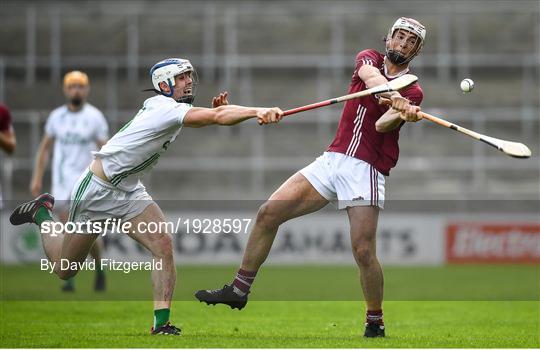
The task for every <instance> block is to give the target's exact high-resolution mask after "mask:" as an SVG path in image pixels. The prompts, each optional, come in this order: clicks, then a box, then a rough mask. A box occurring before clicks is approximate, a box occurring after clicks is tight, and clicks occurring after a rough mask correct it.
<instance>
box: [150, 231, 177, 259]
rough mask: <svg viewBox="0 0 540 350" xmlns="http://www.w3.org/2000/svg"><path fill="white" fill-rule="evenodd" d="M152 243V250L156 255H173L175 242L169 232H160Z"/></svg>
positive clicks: (165, 256)
mask: <svg viewBox="0 0 540 350" xmlns="http://www.w3.org/2000/svg"><path fill="white" fill-rule="evenodd" d="M156 236H157V237H156V238H155V239H154V240H152V243H151V244H150V251H151V252H152V254H153V255H154V256H155V257H159V258H161V257H164V258H169V257H171V256H172V255H173V243H172V238H171V235H170V234H168V233H164V234H158V235H156Z"/></svg>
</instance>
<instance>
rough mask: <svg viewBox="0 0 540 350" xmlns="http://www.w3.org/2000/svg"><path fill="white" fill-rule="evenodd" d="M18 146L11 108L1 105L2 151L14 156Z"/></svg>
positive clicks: (0, 134)
mask: <svg viewBox="0 0 540 350" xmlns="http://www.w3.org/2000/svg"><path fill="white" fill-rule="evenodd" d="M16 145H17V139H16V137H15V130H14V129H13V125H12V121H11V113H10V112H9V108H8V107H7V106H6V105H4V104H1V103H0V149H2V150H4V151H5V152H6V153H7V154H13V152H14V151H15V147H16ZM2 207H3V203H2V189H1V188H0V209H2Z"/></svg>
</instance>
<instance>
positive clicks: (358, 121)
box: [328, 49, 424, 176]
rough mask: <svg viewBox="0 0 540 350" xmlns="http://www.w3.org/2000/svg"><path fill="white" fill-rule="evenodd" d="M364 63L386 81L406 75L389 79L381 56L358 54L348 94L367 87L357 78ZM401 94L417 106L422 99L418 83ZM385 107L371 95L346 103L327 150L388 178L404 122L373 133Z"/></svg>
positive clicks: (379, 54)
mask: <svg viewBox="0 0 540 350" xmlns="http://www.w3.org/2000/svg"><path fill="white" fill-rule="evenodd" d="M365 64H368V65H371V66H374V67H377V68H378V69H379V70H380V72H381V74H382V75H384V76H385V77H386V79H388V80H392V79H395V78H397V77H398V76H401V75H403V74H406V73H408V72H409V71H408V70H405V71H403V72H401V73H399V75H396V76H390V75H388V74H386V71H385V66H384V54H382V53H380V52H378V51H377V50H372V49H369V50H364V51H361V52H359V53H358V55H357V56H356V67H355V69H354V74H353V76H352V80H351V84H350V86H349V94H352V93H355V92H358V91H361V90H365V89H366V84H365V83H364V82H363V81H362V80H361V79H360V77H359V76H358V70H359V69H360V67H362V66H363V65H365ZM400 94H401V95H402V96H403V97H405V98H407V99H409V100H410V101H411V103H412V104H415V105H417V106H419V105H420V103H421V102H422V98H423V96H424V94H423V92H422V88H421V87H420V85H419V84H418V82H416V83H414V84H413V85H411V86H409V87H407V88H405V89H403V90H401V91H400ZM388 108H389V107H388V106H384V105H379V102H378V100H377V98H376V97H374V96H366V97H362V98H357V99H353V100H349V101H347V102H346V103H345V106H344V107H343V111H342V114H341V120H340V121H339V126H338V129H337V132H336V137H335V138H334V141H332V144H331V145H330V146H329V147H328V151H330V152H338V153H343V154H346V155H349V156H351V157H354V158H358V159H362V160H363V161H365V162H367V163H369V164H371V165H372V166H373V167H375V169H377V170H378V171H379V172H381V173H383V174H384V175H386V176H388V175H389V174H390V169H392V168H393V167H394V166H395V165H396V163H397V160H398V156H399V146H398V139H399V130H400V129H401V127H402V126H403V124H404V123H405V122H402V123H401V124H400V126H399V127H398V128H396V129H395V130H392V131H390V132H387V133H379V132H378V131H377V130H375V122H376V121H377V120H378V119H379V118H380V117H381V116H382V115H383V114H384V113H385V112H386V111H387V110H388Z"/></svg>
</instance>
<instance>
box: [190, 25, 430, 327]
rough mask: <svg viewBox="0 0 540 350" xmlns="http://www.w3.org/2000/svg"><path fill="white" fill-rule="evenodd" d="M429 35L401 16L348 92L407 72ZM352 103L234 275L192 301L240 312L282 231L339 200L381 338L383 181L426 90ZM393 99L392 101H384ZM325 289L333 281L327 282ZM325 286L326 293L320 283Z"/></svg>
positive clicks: (255, 232) (369, 323) (359, 59)
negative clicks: (377, 239) (328, 142)
mask: <svg viewBox="0 0 540 350" xmlns="http://www.w3.org/2000/svg"><path fill="white" fill-rule="evenodd" d="M425 35H426V30H425V28H424V26H423V25H422V24H420V23H419V22H418V21H416V20H414V19H410V18H404V17H402V18H399V19H398V20H397V21H396V22H395V23H394V25H393V26H392V27H391V28H390V30H389V32H388V34H387V36H386V38H385V44H386V54H383V53H380V52H378V51H377V50H373V49H368V50H364V51H361V52H359V53H358V55H357V56H356V66H355V69H354V73H353V75H352V80H351V83H350V85H349V93H355V92H358V91H361V90H365V89H367V88H371V87H374V86H377V85H381V84H384V83H386V82H388V81H389V80H392V79H394V78H397V77H399V76H401V75H403V74H406V73H408V72H409V62H410V61H411V60H412V59H413V58H414V57H415V56H416V55H418V53H419V52H420V50H421V49H422V45H423V44H424V39H425ZM383 96H384V97H386V98H389V99H390V100H391V105H392V108H390V109H389V108H388V107H387V106H385V105H382V104H381V103H380V102H379V101H378V97H374V96H367V97H362V98H359V99H354V100H350V101H347V103H346V104H345V106H344V108H343V112H342V116H341V120H340V122H339V126H338V130H337V134H336V137H335V138H334V141H333V142H332V144H331V145H330V147H329V148H328V150H327V151H326V152H325V153H324V154H323V155H322V156H320V157H319V158H317V160H315V161H314V162H313V163H311V164H310V165H308V166H307V167H305V168H304V169H302V170H300V171H299V172H297V173H296V174H294V175H293V176H292V177H291V178H289V179H288V180H287V181H286V182H285V183H284V184H283V185H281V187H280V188H278V189H277V191H276V192H274V194H272V196H271V197H270V199H269V200H268V201H267V202H266V203H265V204H263V205H262V206H261V208H260V209H259V212H258V214H257V220H256V223H255V226H254V227H253V229H252V231H251V234H250V237H249V241H248V243H247V246H246V249H245V252H244V257H243V260H242V264H241V266H240V269H239V270H238V272H237V274H236V277H235V278H234V280H233V282H232V283H231V284H230V285H225V286H224V287H223V288H222V289H216V290H200V291H198V292H197V293H196V294H195V296H196V297H197V298H198V299H199V300H200V301H205V302H206V303H208V304H216V303H223V304H227V305H229V306H231V307H232V308H238V309H242V308H243V307H244V306H245V305H246V303H247V295H248V293H249V290H250V287H251V284H252V283H253V281H254V279H255V276H256V274H257V271H258V270H259V268H260V266H261V265H262V264H263V262H264V261H265V260H266V257H267V256H268V254H269V252H270V249H271V247H272V243H273V241H274V238H275V237H276V233H277V230H278V228H279V226H280V225H281V224H282V223H284V222H286V221H287V220H290V219H293V218H296V217H299V216H302V215H305V214H309V213H312V212H315V211H318V210H319V209H321V208H323V207H325V206H326V205H327V204H328V203H329V202H337V206H338V209H345V210H347V214H348V217H349V222H350V235H351V243H352V249H353V254H354V258H355V260H356V263H357V265H358V267H359V270H360V281H361V284H362V290H363V293H364V298H365V301H366V307H367V313H366V329H365V332H364V336H366V337H384V335H385V330H384V322H383V313H382V301H383V272H382V269H381V266H380V264H379V261H378V259H377V255H376V245H375V235H376V230H377V221H378V216H379V209H382V208H383V206H384V194H385V192H384V185H385V176H388V175H389V172H390V169H391V168H393V167H394V166H395V165H396V162H397V159H398V154H399V148H398V137H399V130H400V128H401V126H402V125H403V124H404V123H405V121H410V122H416V121H418V120H419V119H420V117H419V116H418V115H417V112H418V111H420V107H418V106H419V105H420V102H421V101H422V97H423V92H422V89H421V88H420V86H419V85H418V84H417V83H415V84H413V85H412V86H410V87H408V88H406V89H404V90H402V91H401V94H400V93H398V92H393V93H388V94H385V95H383ZM386 101H388V100H386ZM325 283H331V282H329V281H325ZM321 288H324V284H322V286H321Z"/></svg>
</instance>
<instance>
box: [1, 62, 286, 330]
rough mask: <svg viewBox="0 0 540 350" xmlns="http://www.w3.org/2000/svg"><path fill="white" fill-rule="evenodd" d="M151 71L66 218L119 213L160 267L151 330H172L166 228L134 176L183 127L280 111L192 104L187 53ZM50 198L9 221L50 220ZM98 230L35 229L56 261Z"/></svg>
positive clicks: (172, 278) (270, 119) (75, 253)
mask: <svg viewBox="0 0 540 350" xmlns="http://www.w3.org/2000/svg"><path fill="white" fill-rule="evenodd" d="M150 75H151V77H152V84H153V85H154V89H152V90H154V91H155V92H156V93H157V96H154V97H151V98H149V99H147V100H146V101H144V104H143V106H142V108H141V109H140V110H139V112H138V113H137V115H136V116H135V117H134V118H133V119H132V120H131V121H129V122H128V123H127V124H126V125H124V127H122V128H121V129H120V130H119V131H118V132H117V133H116V135H114V136H113V137H112V138H111V139H110V140H109V141H108V142H107V143H106V144H105V145H104V146H103V147H102V148H101V149H100V150H99V151H98V152H94V153H93V154H94V160H93V161H92V163H91V165H90V169H89V170H88V171H86V172H84V173H83V174H82V175H81V177H80V178H79V180H78V182H77V184H76V185H75V187H74V190H73V192H72V196H71V199H72V202H71V208H70V219H69V221H73V222H87V221H94V222H95V221H103V220H105V219H108V218H118V219H122V222H129V223H130V224H131V225H132V230H131V231H130V232H129V233H128V235H129V236H130V237H131V238H133V239H134V240H136V241H137V242H139V243H140V244H141V245H142V246H144V247H145V248H147V249H148V250H149V251H150V252H151V253H152V256H153V259H154V261H158V262H159V261H160V262H161V264H162V268H161V269H159V270H157V269H156V270H154V271H152V282H153V283H152V285H153V289H154V325H153V327H152V334H172V335H179V334H180V329H178V328H177V327H175V326H173V325H172V324H171V323H170V322H169V317H170V308H171V300H172V296H173V292H174V287H175V283H176V266H175V264H174V258H173V249H172V238H171V232H166V228H168V225H161V226H160V223H166V222H165V217H164V215H163V212H162V211H161V209H160V208H159V206H158V205H157V204H156V203H155V202H154V201H153V200H152V197H150V195H149V194H148V193H147V192H146V188H145V187H144V185H143V184H142V183H141V181H140V179H141V178H142V176H143V174H145V173H147V172H148V171H150V169H152V167H153V166H154V165H155V164H156V163H157V161H158V159H159V158H160V156H161V155H162V154H163V153H164V152H165V151H166V150H167V149H168V148H169V147H170V144H171V143H172V142H173V141H174V140H175V139H176V137H177V136H178V134H179V133H180V131H181V129H182V127H183V126H185V127H192V128H200V127H204V126H208V125H214V124H218V125H234V124H238V123H240V122H243V121H245V120H248V119H252V118H257V119H258V122H259V123H260V124H268V123H276V122H278V121H279V120H280V119H281V117H282V115H283V112H282V111H281V110H280V109H279V108H255V107H242V106H234V105H228V101H227V93H222V94H220V95H219V96H218V97H216V98H214V99H213V101H212V105H213V106H212V107H213V108H201V107H193V106H192V103H193V99H194V96H195V92H194V89H195V87H196V83H194V79H195V77H196V74H195V70H194V68H193V66H192V65H191V63H190V62H189V61H188V60H184V59H179V58H171V59H166V60H163V61H160V62H158V63H156V64H155V65H154V66H153V67H152V68H151V69H150ZM195 82H196V79H195ZM53 205H54V198H53V197H52V196H51V195H49V194H43V195H41V196H39V197H38V198H36V199H35V200H33V201H30V202H27V203H24V204H21V205H20V206H19V207H17V208H16V209H15V210H14V211H13V213H12V215H11V217H10V221H11V223H12V224H14V225H20V224H23V223H26V222H32V223H36V224H37V225H39V226H41V224H42V223H44V222H47V221H51V220H52V218H51V216H50V210H52V208H53ZM141 223H142V224H143V225H140V224H141ZM148 223H155V224H156V225H157V226H158V227H162V228H163V226H165V230H164V231H161V232H159V233H147V232H146V231H144V227H147V226H148V225H147V224H148ZM139 228H142V229H141V230H139ZM97 235H98V234H96V233H86V232H84V233H81V234H78V233H76V234H65V235H60V236H57V237H54V236H52V235H49V234H42V235H41V237H42V241H43V248H44V250H45V252H46V254H47V257H48V258H49V260H50V261H51V262H58V261H59V260H60V259H61V258H62V259H69V261H71V262H81V261H83V260H84V259H85V258H86V255H87V254H88V251H89V250H90V248H91V246H92V244H94V241H95V239H96V237H97ZM55 273H56V274H57V275H58V276H59V277H60V278H62V279H66V278H69V277H72V276H73V275H75V274H76V273H77V270H61V269H60V268H58V266H57V267H56V269H55Z"/></svg>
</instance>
